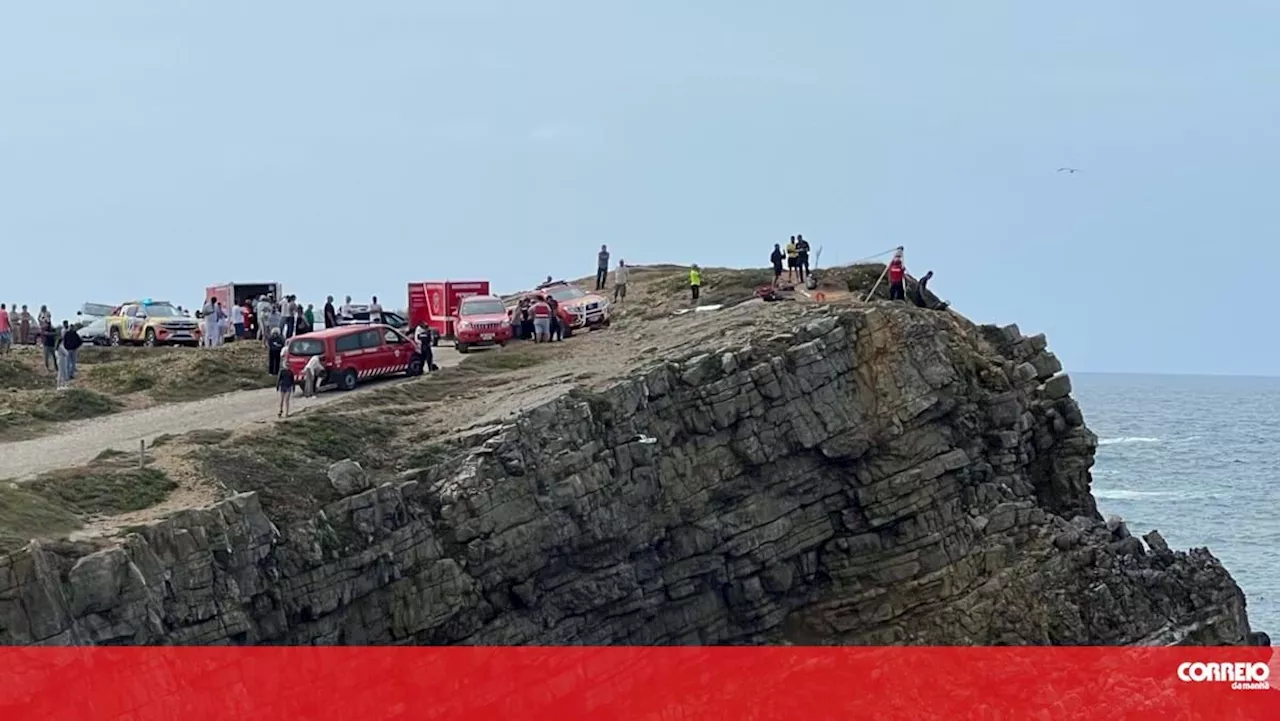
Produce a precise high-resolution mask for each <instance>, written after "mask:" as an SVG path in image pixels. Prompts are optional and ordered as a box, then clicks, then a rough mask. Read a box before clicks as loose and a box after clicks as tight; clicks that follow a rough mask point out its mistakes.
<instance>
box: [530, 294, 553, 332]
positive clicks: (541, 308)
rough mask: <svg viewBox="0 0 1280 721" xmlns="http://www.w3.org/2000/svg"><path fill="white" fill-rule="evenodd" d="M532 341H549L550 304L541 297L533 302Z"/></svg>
mask: <svg viewBox="0 0 1280 721" xmlns="http://www.w3.org/2000/svg"><path fill="white" fill-rule="evenodd" d="M531 311H532V314H533V342H535V343H548V342H550V341H551V304H550V303H547V301H546V300H545V299H543V298H541V297H539V298H538V299H537V300H536V301H534V303H533V307H532V308H531Z"/></svg>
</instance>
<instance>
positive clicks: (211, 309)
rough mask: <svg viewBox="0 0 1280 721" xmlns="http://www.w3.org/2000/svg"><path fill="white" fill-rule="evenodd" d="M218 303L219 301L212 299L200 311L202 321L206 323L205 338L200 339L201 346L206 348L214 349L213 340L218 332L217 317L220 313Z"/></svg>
mask: <svg viewBox="0 0 1280 721" xmlns="http://www.w3.org/2000/svg"><path fill="white" fill-rule="evenodd" d="M217 303H218V302H217V299H215V298H210V299H209V300H207V301H205V304H204V307H203V308H201V309H200V319H201V320H203V321H204V337H203V338H201V339H200V344H201V345H203V346H205V347H206V348H211V347H213V339H214V338H215V337H216V334H217V332H218V319H217V318H216V317H215V316H216V315H217V312H218V304H217Z"/></svg>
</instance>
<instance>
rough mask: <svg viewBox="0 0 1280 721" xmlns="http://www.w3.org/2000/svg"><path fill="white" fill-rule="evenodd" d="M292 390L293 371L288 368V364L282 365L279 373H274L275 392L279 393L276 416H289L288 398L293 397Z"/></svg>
mask: <svg viewBox="0 0 1280 721" xmlns="http://www.w3.org/2000/svg"><path fill="white" fill-rule="evenodd" d="M293 390H294V381H293V371H291V370H289V366H287V365H286V366H283V367H281V368H280V373H278V374H277V375H276V392H278V393H279V394H280V410H279V411H278V412H277V413H276V417H277V418H288V417H289V399H290V398H292V397H293Z"/></svg>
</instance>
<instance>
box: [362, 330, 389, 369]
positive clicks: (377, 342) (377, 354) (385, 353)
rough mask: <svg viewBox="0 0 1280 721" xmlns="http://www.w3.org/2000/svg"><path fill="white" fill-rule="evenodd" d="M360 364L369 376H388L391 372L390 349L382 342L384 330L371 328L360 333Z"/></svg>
mask: <svg viewBox="0 0 1280 721" xmlns="http://www.w3.org/2000/svg"><path fill="white" fill-rule="evenodd" d="M359 338H360V362H361V363H362V364H363V365H362V368H363V369H365V370H367V371H368V375H369V376H380V375H386V374H387V373H389V372H391V371H390V368H391V354H390V349H389V348H387V347H386V344H385V343H383V342H382V329H380V328H370V329H368V330H362V331H360V333H359Z"/></svg>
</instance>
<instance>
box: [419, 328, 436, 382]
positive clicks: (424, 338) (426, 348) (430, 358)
mask: <svg viewBox="0 0 1280 721" xmlns="http://www.w3.org/2000/svg"><path fill="white" fill-rule="evenodd" d="M414 339H415V340H417V341H418V355H419V356H421V357H422V369H423V371H424V372H429V371H434V370H437V367H436V361H435V354H434V353H433V352H432V350H431V328H430V327H428V326H427V324H426V323H420V324H418V330H417V332H416V333H415V334H414Z"/></svg>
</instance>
